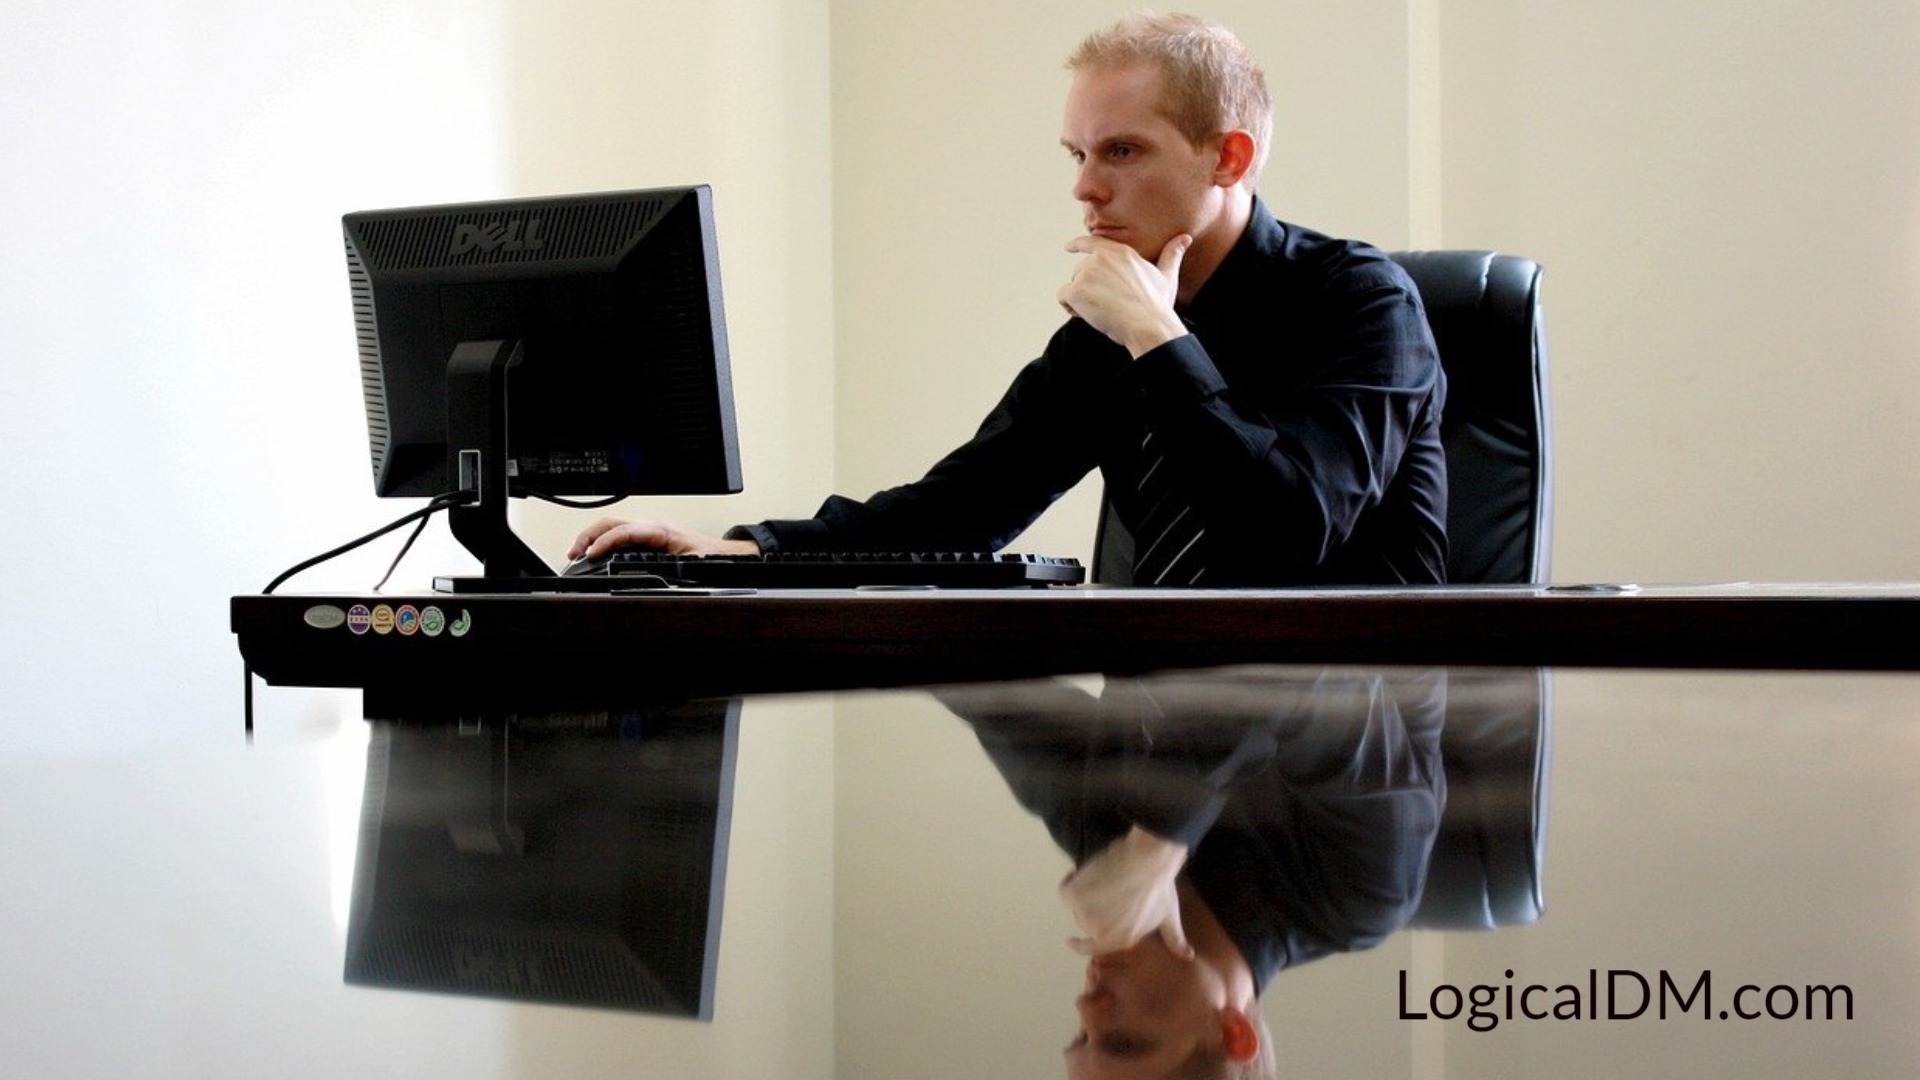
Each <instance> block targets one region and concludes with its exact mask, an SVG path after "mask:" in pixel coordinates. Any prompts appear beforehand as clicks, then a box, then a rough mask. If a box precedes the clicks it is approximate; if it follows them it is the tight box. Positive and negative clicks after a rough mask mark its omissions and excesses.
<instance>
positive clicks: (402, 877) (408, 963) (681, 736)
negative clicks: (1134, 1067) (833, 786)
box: [346, 701, 740, 1020]
mask: <svg viewBox="0 0 1920 1080" xmlns="http://www.w3.org/2000/svg"><path fill="white" fill-rule="evenodd" d="M739 711H740V704H739V702H737V701H715V702H696V703H693V704H690V705H681V706H674V707H661V708H653V709H647V710H637V709H636V710H626V711H616V712H608V711H584V712H580V713H573V714H544V715H520V716H508V715H505V714H490V715H485V716H482V717H480V718H477V719H476V718H471V717H469V718H462V719H458V720H456V719H453V718H452V717H449V716H434V717H417V716H408V717H406V718H405V719H401V720H384V719H383V720H379V721H376V722H375V724H374V728H373V738H372V742H371V744H370V746H369V747H368V751H367V779H366V797H365V801H364V803H363V806H362V816H361V836H360V851H359V859H358V864H357V866H356V868H355V870H354V885H353V908H352V913H351V917H350V919H349V923H348V927H347V949H346V954H347V956H346V981H347V982H349V983H353V984H356V985H361V986H376V987H385V988H389V989H398V990H421V991H428V992H434V993H449V994H470V995H477V996H481V997H493V998H508V999H513V1000H521V1001H537V1002H544V1003H548V1004H556V1005H581V1006H589V1007H596V1008H610V1009H630V1010H636V1011H641V1012H651V1013H663V1014H667V1015H671V1016H683V1017H689V1018H695V1019H700V1020H710V1019H712V1017H713V995H714V974H715V968H716V967H717V963H718V956H719V944H720V915H721V908H722V898H723V896H724V894H725V891H726V866H727V843H728V836H729V831H730V822H731V819H732V807H733V776H734V753H735V746H736V743H737V732H738V725H739Z"/></svg>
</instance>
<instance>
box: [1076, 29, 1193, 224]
mask: <svg viewBox="0 0 1920 1080" xmlns="http://www.w3.org/2000/svg"><path fill="white" fill-rule="evenodd" d="M1159 96H1160V73H1159V72H1158V71H1157V70H1155V69H1153V68H1151V67H1130V68H1115V69H1104V68H1089V69H1087V70H1084V71H1081V72H1080V73H1078V74H1077V75H1075V76H1074V80H1073V88H1072V89H1071V90H1069V91H1068V92H1067V109H1066V120H1065V123H1064V124H1063V129H1064V130H1063V132H1062V134H1061V136H1060V142H1061V144H1062V145H1063V146H1065V147H1066V148H1067V152H1068V153H1069V154H1071V155H1072V156H1073V160H1074V163H1075V166H1076V171H1075V174H1074V183H1073V197H1074V198H1075V199H1077V200H1078V201H1079V202H1080V205H1081V207H1082V208H1083V210H1084V212H1085V224H1086V227H1087V232H1088V233H1090V234H1092V235H1094V236H1104V237H1108V238H1110V239H1113V240H1118V241H1120V242H1121V243H1124V244H1126V245H1127V246H1129V247H1131V248H1133V249H1134V250H1135V251H1137V252H1139V253H1140V255H1141V256H1142V257H1143V258H1145V259H1148V260H1149V261H1151V260H1155V259H1157V258H1158V257H1159V255H1160V249H1161V248H1163V247H1165V246H1166V243H1167V241H1168V240H1170V239H1172V238H1173V237H1175V236H1177V235H1179V234H1181V233H1189V234H1192V235H1194V236H1195V237H1198V235H1199V234H1200V231H1201V229H1202V228H1203V227H1204V226H1205V225H1206V223H1207V221H1208V220H1209V218H1210V216H1211V215H1212V213H1213V212H1214V210H1215V209H1216V208H1217V206H1218V205H1219V202H1220V200H1222V199H1224V197H1225V189H1223V188H1220V187H1219V186H1217V185H1216V184H1215V182H1214V175H1215V173H1214V170H1215V167H1216V166H1217V165H1218V162H1219V147H1218V140H1210V141H1209V144H1208V145H1206V146H1198V147H1196V146H1194V145H1193V144H1191V143H1189V142H1188V141H1187V138H1186V136H1185V135H1182V134H1181V133H1180V130H1179V129H1178V128H1176V127H1175V126H1174V125H1173V121H1171V120H1168V119H1167V118H1166V117H1165V116H1163V115H1161V114H1160V112H1159V111H1158V110H1157V109H1156V108H1155V105H1156V103H1157V102H1158V101H1159Z"/></svg>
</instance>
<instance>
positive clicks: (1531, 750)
mask: <svg viewBox="0 0 1920 1080" xmlns="http://www.w3.org/2000/svg"><path fill="white" fill-rule="evenodd" d="M1551 692H1552V686H1551V684H1550V683H1549V682H1548V679H1547V673H1546V672H1544V671H1522V670H1497V669H1487V670H1484V671H1475V670H1472V669H1459V668H1456V669H1454V670H1453V671H1451V672H1449V673H1448V676H1447V720H1446V724H1445V726H1443V727H1442V728H1441V729H1440V761H1441V767H1442V768H1443V769H1444V770H1445V771H1446V776H1447V800H1446V808H1445V810H1444V811H1443V812H1442V814H1441V816H1440V829H1439V832H1438V833H1437V834H1436V835H1435V837H1434V842H1433V854H1432V856H1431V858H1430V859H1429V860H1428V863H1427V882H1426V890H1425V892H1424V893H1422V895H1421V898H1420V908H1419V910H1418V911H1417V912H1415V914H1414V917H1413V921H1412V922H1411V924H1410V925H1412V926H1415V927H1422V928H1426V929H1430V930H1493V929H1497V928H1499V927H1502V926H1523V925H1525V924H1527V923H1530V922H1533V921H1534V920H1536V919H1538V918H1539V917H1540V914H1541V912H1542V911H1543V910H1544V908H1545V903H1544V900H1543V899H1542V896H1541V868H1542V866H1543V865H1544V861H1545V857H1546V844H1547V789H1548V776H1549V774H1550V772H1551V766H1552V755H1553V725H1552V715H1553V713H1552V707H1551V706H1552V700H1551Z"/></svg>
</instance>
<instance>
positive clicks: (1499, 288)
mask: <svg viewBox="0 0 1920 1080" xmlns="http://www.w3.org/2000/svg"><path fill="white" fill-rule="evenodd" d="M1391 257H1392V258H1393V260H1394V261H1395V262H1397V263H1399V264H1400V265H1401V266H1402V267H1404V268H1405V269H1406V271H1407V273H1408V274H1409V275H1410V276H1411V277H1412V278H1413V281H1414V284H1415V285H1416V286H1417V287H1418V288H1419V290H1420V297H1421V300H1422V301H1423V302H1424V303H1425V305H1426V309H1427V322H1428V324H1429V325H1430V326H1431V327H1432V329H1433V337H1434V342H1435V344H1436V345H1437V346H1438V347H1439V349H1440V365H1441V367H1442V368H1444V369H1445V371H1446V373H1447V407H1446V410H1445V412H1444V413H1443V414H1442V417H1441V424H1440V431H1441V438H1442V440H1443V441H1444V443H1445V446H1446V453H1447V540H1448V549H1449V550H1448V557H1447V580H1448V581H1449V582H1452V583H1458V584H1476V583H1485V584H1524V583H1527V582H1544V581H1545V580H1547V564H1548V556H1549V540H1550V537H1551V533H1552V529H1551V526H1552V511H1553V500H1552V487H1553V470H1552V459H1551V448H1552V429H1551V423H1550V419H1549V412H1548V402H1547V346H1546V330H1545V326H1544V324H1543V321H1542V317H1541V311H1540V267H1539V265H1538V264H1536V263H1534V262H1533V261H1532V260H1529V259H1523V258H1519V257H1517V256H1513V255H1500V254H1496V253H1494V252H1491V251H1411V252H1396V253H1394V254H1393V255H1392V256H1391ZM1132 568H1133V541H1132V538H1131V537H1129V536H1128V535H1127V533H1126V529H1125V527H1124V526H1122V525H1121V524H1120V522H1119V519H1118V517H1117V516H1116V515H1115V514H1114V513H1113V509H1112V507H1111V505H1110V504H1107V503H1105V502H1104V501H1103V502H1102V505H1101V513H1100V523H1099V527H1098V532H1097V533H1096V535H1095V540H1094V556H1093V579H1094V580H1095V581H1097V582H1102V583H1105V584H1112V585H1125V584H1129V583H1130V578H1131V574H1132Z"/></svg>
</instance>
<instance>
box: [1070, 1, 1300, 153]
mask: <svg viewBox="0 0 1920 1080" xmlns="http://www.w3.org/2000/svg"><path fill="white" fill-rule="evenodd" d="M1143 65H1149V66H1152V67H1154V68H1157V69H1158V70H1159V72H1160V79H1161V92H1160V103H1159V108H1160V112H1161V114H1162V115H1164V116H1165V117H1166V118H1167V119H1168V120H1170V121H1172V122H1173V125H1174V127H1176V128H1178V129H1180V133H1181V134H1182V135H1184V136H1186V139H1187V141H1188V142H1189V143H1192V144H1193V145H1195V146H1202V145H1205V144H1206V143H1207V141H1208V140H1210V139H1213V138H1215V137H1217V136H1219V135H1221V134H1224V133H1225V132H1228V131H1232V130H1234V129H1236V128H1238V129H1242V130H1245V131H1246V132H1247V133H1248V134H1250V135H1252V136H1253V145H1254V155H1253V168H1252V169H1251V170H1249V172H1248V174H1247V177H1248V180H1249V181H1251V180H1252V179H1254V178H1256V177H1258V176H1259V175H1260V169H1261V166H1263V165H1265V164H1266V161H1267V149H1268V146H1269V144H1270V143H1271V142H1272V141H1273V99H1272V98H1271V97H1270V96H1269V95H1268V94H1267V77H1266V75H1265V74H1264V73H1262V72H1261V70H1260V65H1259V64H1257V63H1255V62H1254V59H1253V54H1252V53H1251V52H1249V51H1248V50H1247V47H1246V46H1245V45H1243V44H1241V43H1240V39H1239V38H1237V37H1235V36H1234V35H1233V31H1231V30H1228V29H1227V28H1226V27H1224V26H1218V25H1215V24H1213V23H1209V22H1207V21H1205V20H1204V19H1200V18H1197V17H1195V16H1193V15H1161V14H1156V13H1154V12H1143V13H1141V14H1138V15H1134V16H1131V17H1129V18H1125V19H1122V20H1120V21H1119V22H1117V23H1115V24H1113V25H1112V26H1110V27H1108V28H1106V29H1105V30H1096V31H1094V32H1093V33H1091V34H1089V35H1087V38H1086V40H1084V41H1082V42H1081V43H1080V46H1079V48H1076V49H1075V50H1074V51H1073V53H1072V55H1070V56H1068V57H1067V69H1068V70H1069V71H1073V72H1081V71H1086V70H1088V69H1104V70H1111V69H1116V68H1130V67H1139V66H1143Z"/></svg>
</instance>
